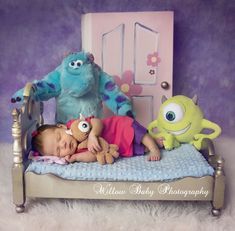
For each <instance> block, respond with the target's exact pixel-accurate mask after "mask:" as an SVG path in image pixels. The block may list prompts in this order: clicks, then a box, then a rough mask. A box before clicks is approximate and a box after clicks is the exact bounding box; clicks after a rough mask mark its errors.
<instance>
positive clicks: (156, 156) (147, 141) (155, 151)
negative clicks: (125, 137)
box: [142, 133, 161, 161]
mask: <svg viewBox="0 0 235 231" xmlns="http://www.w3.org/2000/svg"><path fill="white" fill-rule="evenodd" d="M142 144H143V145H144V146H145V147H146V148H148V149H149V151H150V154H149V156H148V160H150V161H156V160H160V158H161V153H160V150H159V148H158V146H157V144H156V143H155V141H154V139H153V138H152V137H151V136H150V135H149V134H148V133H146V134H145V135H144V136H143V139H142Z"/></svg>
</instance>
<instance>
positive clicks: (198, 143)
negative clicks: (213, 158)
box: [191, 134, 207, 150]
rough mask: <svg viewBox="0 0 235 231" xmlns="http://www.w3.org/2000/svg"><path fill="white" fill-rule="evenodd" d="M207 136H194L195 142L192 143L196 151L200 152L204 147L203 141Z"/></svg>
mask: <svg viewBox="0 0 235 231" xmlns="http://www.w3.org/2000/svg"><path fill="white" fill-rule="evenodd" d="M206 136H207V135H205V134H196V135H194V140H193V141H192V142H191V143H192V144H193V145H194V146H195V148H196V149H198V150H200V149H201V147H202V140H203V139H204V138H205V137H206Z"/></svg>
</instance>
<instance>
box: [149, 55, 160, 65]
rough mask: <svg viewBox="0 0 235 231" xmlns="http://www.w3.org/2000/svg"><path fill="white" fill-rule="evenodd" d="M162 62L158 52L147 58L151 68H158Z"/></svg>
mask: <svg viewBox="0 0 235 231" xmlns="http://www.w3.org/2000/svg"><path fill="white" fill-rule="evenodd" d="M160 62H161V58H160V57H159V54H158V52H153V53H151V54H148V56H147V65H148V66H151V67H157V66H159V63H160Z"/></svg>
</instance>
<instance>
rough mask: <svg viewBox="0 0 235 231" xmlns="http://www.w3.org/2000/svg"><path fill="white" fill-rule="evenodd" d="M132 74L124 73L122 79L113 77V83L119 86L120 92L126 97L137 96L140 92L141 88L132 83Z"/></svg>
mask: <svg viewBox="0 0 235 231" xmlns="http://www.w3.org/2000/svg"><path fill="white" fill-rule="evenodd" d="M133 79H134V73H133V72H132V71H125V72H124V73H123V75H122V78H120V77H119V76H114V81H115V82H116V84H117V85H118V86H119V88H120V89H121V91H122V92H123V93H124V94H125V95H127V96H128V97H130V96H133V95H139V94H140V93H141V92H142V86H140V85H135V84H134V83H133Z"/></svg>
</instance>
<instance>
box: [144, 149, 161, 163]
mask: <svg viewBox="0 0 235 231" xmlns="http://www.w3.org/2000/svg"><path fill="white" fill-rule="evenodd" d="M160 159H161V153H160V151H159V150H154V151H151V152H150V153H149V155H148V158H147V160H148V161H159V160H160Z"/></svg>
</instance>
